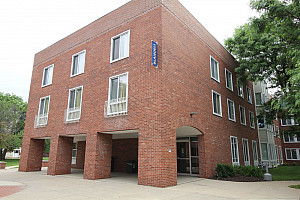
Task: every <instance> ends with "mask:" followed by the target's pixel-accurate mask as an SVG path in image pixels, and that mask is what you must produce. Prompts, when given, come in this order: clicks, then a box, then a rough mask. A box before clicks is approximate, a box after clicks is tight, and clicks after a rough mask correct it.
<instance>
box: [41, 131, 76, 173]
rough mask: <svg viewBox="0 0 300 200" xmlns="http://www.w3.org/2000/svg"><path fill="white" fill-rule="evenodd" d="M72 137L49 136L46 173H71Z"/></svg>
mask: <svg viewBox="0 0 300 200" xmlns="http://www.w3.org/2000/svg"><path fill="white" fill-rule="evenodd" d="M72 150H73V137H62V136H58V137H55V138H51V145H50V155H49V167H48V171H47V174H48V175H53V176H54V175H60V174H70V173H71V163H72Z"/></svg>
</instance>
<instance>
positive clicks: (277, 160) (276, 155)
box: [275, 145, 280, 166]
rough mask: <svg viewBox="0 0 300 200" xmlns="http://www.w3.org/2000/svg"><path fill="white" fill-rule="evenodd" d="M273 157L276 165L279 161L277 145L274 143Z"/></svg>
mask: <svg viewBox="0 0 300 200" xmlns="http://www.w3.org/2000/svg"><path fill="white" fill-rule="evenodd" d="M275 159H276V164H277V166H278V165H279V164H280V163H279V151H278V146H277V145H275Z"/></svg>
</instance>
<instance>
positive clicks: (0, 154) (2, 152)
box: [0, 149, 7, 160]
mask: <svg viewBox="0 0 300 200" xmlns="http://www.w3.org/2000/svg"><path fill="white" fill-rule="evenodd" d="M6 152H7V149H0V160H5V156H6Z"/></svg>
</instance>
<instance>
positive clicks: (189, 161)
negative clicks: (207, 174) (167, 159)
mask: <svg viewBox="0 0 300 200" xmlns="http://www.w3.org/2000/svg"><path fill="white" fill-rule="evenodd" d="M177 173H179V174H189V175H193V174H194V175H199V154H198V138H197V137H193V138H184V139H180V140H178V141H177Z"/></svg>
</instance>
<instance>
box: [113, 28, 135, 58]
mask: <svg viewBox="0 0 300 200" xmlns="http://www.w3.org/2000/svg"><path fill="white" fill-rule="evenodd" d="M129 40H130V31H129V30H128V31H125V32H124V33H121V34H119V35H117V36H115V37H113V38H111V55H110V62H115V61H118V60H121V59H123V58H127V57H129Z"/></svg>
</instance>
